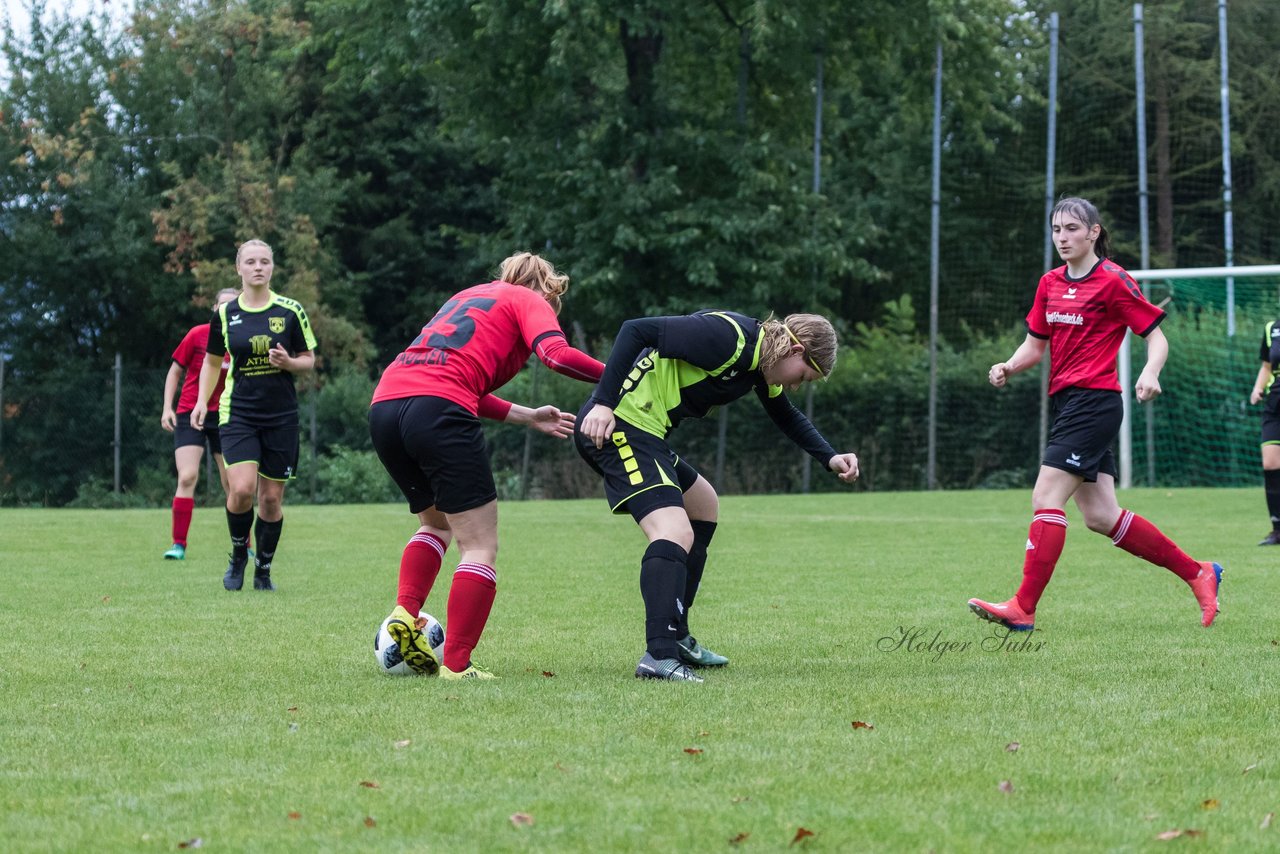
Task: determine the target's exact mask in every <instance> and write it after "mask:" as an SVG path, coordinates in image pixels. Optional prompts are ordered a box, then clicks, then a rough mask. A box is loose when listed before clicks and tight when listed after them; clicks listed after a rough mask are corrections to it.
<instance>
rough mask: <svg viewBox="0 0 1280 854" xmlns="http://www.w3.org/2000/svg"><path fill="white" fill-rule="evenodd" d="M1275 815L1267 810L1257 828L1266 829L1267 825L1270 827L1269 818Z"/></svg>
mask: <svg viewBox="0 0 1280 854" xmlns="http://www.w3.org/2000/svg"><path fill="white" fill-rule="evenodd" d="M1275 817H1276V814H1275V813H1273V812H1269V813H1267V814H1266V815H1264V816H1263V817H1262V824H1260V825H1258V830H1266V829H1267V828H1268V827H1270V826H1271V819H1273V818H1275Z"/></svg>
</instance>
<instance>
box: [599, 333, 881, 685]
mask: <svg viewBox="0 0 1280 854" xmlns="http://www.w3.org/2000/svg"><path fill="white" fill-rule="evenodd" d="M836 348H837V345H836V333H835V329H833V328H832V326H831V323H830V322H829V321H828V320H827V319H826V318H823V317H820V316H818V315H816V314H793V315H789V316H788V317H787V318H786V319H785V320H776V319H773V318H768V319H766V320H763V321H761V320H756V319H754V318H750V317H747V316H746V315H742V314H737V313H735V312H730V311H702V312H698V313H696V314H692V315H687V316H681V317H654V318H641V319H638V320H629V321H627V322H626V323H624V324H623V325H622V329H621V331H620V332H619V333H618V338H617V340H616V341H615V342H614V345H613V352H612V353H611V354H610V356H609V360H608V361H607V362H606V363H605V369H604V375H603V376H602V377H601V378H600V382H599V384H598V385H597V386H596V390H595V393H594V394H593V395H592V397H591V399H590V400H588V401H587V403H586V405H585V406H583V408H582V411H581V412H580V413H579V417H578V427H577V430H576V432H575V434H574V438H575V441H576V444H577V448H578V452H579V453H580V454H581V455H582V458H583V459H585V460H586V461H587V463H588V464H589V465H590V466H591V467H592V468H593V469H595V470H596V472H597V473H598V474H600V475H601V476H602V477H603V478H604V487H605V495H606V497H607V498H608V500H609V506H610V509H612V510H613V511H614V512H615V513H622V512H626V513H630V514H631V516H632V518H634V519H635V520H636V522H637V523H638V524H639V525H640V528H641V530H642V531H643V532H644V534H645V536H646V537H647V538H648V540H649V546H648V548H647V549H646V550H645V553H644V557H643V559H642V560H641V563H640V593H641V596H642V598H643V599H644V608H645V639H646V642H647V649H646V651H645V654H644V657H642V658H641V659H640V663H639V664H638V665H637V667H636V676H638V677H641V678H647V679H669V680H684V681H689V682H701V681H702V678H701V677H700V676H698V675H697V674H696V673H694V671H693V669H692V668H695V667H719V666H723V665H725V664H728V663H729V660H728V659H727V658H725V657H724V656H722V655H718V654H716V653H714V652H712V651H711V650H709V649H707V648H706V647H704V646H702V645H701V644H699V643H698V641H697V640H696V639H695V638H694V637H693V635H692V634H691V633H690V631H689V610H690V608H692V607H693V600H694V596H695V595H696V594H697V592H698V587H699V585H700V584H701V582H702V573H703V569H704V567H705V566H706V561H707V546H708V544H709V543H710V542H711V537H712V536H713V535H714V534H715V530H716V519H717V516H718V513H719V499H718V498H717V496H716V492H715V490H714V489H713V488H712V487H711V484H710V483H708V482H707V480H706V479H705V478H704V477H702V476H701V475H700V474H698V472H697V471H696V470H695V469H694V468H693V466H691V465H689V463H687V462H685V461H684V460H682V459H680V457H678V456H677V455H676V453H675V452H674V451H673V450H671V448H670V447H669V446H668V445H667V436H668V435H669V434H670V432H671V431H672V430H673V429H675V428H676V426H678V425H679V424H680V422H681V421H682V420H683V419H685V418H700V417H702V416H704V415H706V414H707V413H708V412H709V411H710V410H711V409H712V408H713V407H716V406H723V405H724V404H726V403H729V402H731V401H734V400H737V399H738V398H740V397H742V396H743V395H745V394H747V393H748V392H751V391H754V392H755V394H756V397H757V398H758V399H759V401H760V403H761V405H762V406H763V407H764V409H765V412H767V413H768V415H769V417H770V418H771V419H772V420H773V422H774V423H775V424H776V425H777V426H778V428H779V429H780V430H781V431H782V432H783V433H784V434H785V435H786V436H787V438H789V439H790V440H791V441H793V442H795V443H796V445H798V446H799V447H800V448H802V449H804V450H805V451H807V452H808V453H809V455H810V456H812V457H813V458H814V459H816V460H817V461H818V462H819V463H821V464H822V466H823V467H824V468H826V469H828V470H830V471H832V472H835V473H836V474H837V475H838V476H839V477H840V479H841V480H843V481H846V482H849V481H853V480H855V479H857V477H858V458H857V457H856V456H855V455H853V454H849V453H845V454H839V453H836V451H835V450H834V449H833V448H832V447H831V445H830V444H829V443H828V442H827V440H826V439H824V438H823V437H822V434H821V433H819V432H818V430H817V428H816V427H814V426H813V424H812V423H811V422H810V421H809V419H808V418H806V417H805V415H804V413H802V412H801V411H800V410H798V409H796V407H795V406H794V405H792V403H791V402H790V401H789V400H788V399H787V395H786V394H785V393H784V391H795V390H796V389H798V388H799V387H800V386H801V384H803V383H806V382H815V381H817V380H820V379H825V378H826V377H827V376H828V375H830V373H831V369H832V368H833V367H835V362H836Z"/></svg>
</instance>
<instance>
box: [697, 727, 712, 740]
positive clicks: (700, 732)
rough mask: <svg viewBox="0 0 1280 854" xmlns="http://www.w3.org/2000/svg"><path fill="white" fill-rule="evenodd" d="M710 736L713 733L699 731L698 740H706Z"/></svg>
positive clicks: (703, 730)
mask: <svg viewBox="0 0 1280 854" xmlns="http://www.w3.org/2000/svg"><path fill="white" fill-rule="evenodd" d="M709 735H711V733H709V732H707V731H706V730H705V729H700V730H698V738H706V737H707V736H709Z"/></svg>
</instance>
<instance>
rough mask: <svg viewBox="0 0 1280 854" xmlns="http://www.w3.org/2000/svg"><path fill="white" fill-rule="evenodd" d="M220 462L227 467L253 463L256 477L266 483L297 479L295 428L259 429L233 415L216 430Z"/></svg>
mask: <svg viewBox="0 0 1280 854" xmlns="http://www.w3.org/2000/svg"><path fill="white" fill-rule="evenodd" d="M219 429H220V431H221V433H222V460H223V462H225V463H226V464H227V468H231V467H232V466H235V465H240V464H242V463H256V464H257V466H258V475H259V476H260V477H265V478H266V479H267V480H292V479H293V478H295V477H297V476H298V425H297V424H290V425H288V426H286V427H260V426H258V425H255V424H246V423H245V422H243V421H240V420H239V419H237V418H236V417H235V416H234V415H233V416H232V417H231V420H230V421H228V422H227V423H226V424H223V425H222V426H221V428H219Z"/></svg>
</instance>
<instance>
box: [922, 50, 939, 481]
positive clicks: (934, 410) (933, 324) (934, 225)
mask: <svg viewBox="0 0 1280 854" xmlns="http://www.w3.org/2000/svg"><path fill="white" fill-rule="evenodd" d="M930 207H931V210H932V212H931V214H930V217H929V455H928V460H927V462H926V463H925V483H926V486H927V488H929V489H937V488H938V255H939V251H938V250H939V247H938V235H939V230H940V225H941V219H942V42H941V41H939V42H938V43H937V45H936V46H935V48H934V66H933V187H932V190H931V191H930Z"/></svg>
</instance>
